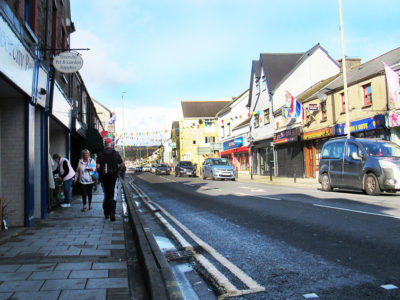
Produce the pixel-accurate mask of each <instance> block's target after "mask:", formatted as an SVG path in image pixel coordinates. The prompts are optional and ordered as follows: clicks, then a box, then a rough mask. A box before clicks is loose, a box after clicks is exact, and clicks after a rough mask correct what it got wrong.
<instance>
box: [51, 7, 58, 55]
mask: <svg viewBox="0 0 400 300" xmlns="http://www.w3.org/2000/svg"><path fill="white" fill-rule="evenodd" d="M57 28H58V26H57V7H56V5H53V12H52V18H51V48H53V49H56V48H57ZM54 52H55V51H53V53H54Z"/></svg>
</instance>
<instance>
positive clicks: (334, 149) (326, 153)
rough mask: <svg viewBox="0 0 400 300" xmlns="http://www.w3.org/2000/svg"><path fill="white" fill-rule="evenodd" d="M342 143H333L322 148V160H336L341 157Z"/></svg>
mask: <svg viewBox="0 0 400 300" xmlns="http://www.w3.org/2000/svg"><path fill="white" fill-rule="evenodd" d="M343 150H344V142H334V143H331V144H328V145H326V146H324V149H323V150H322V158H336V159H340V158H342V157H343Z"/></svg>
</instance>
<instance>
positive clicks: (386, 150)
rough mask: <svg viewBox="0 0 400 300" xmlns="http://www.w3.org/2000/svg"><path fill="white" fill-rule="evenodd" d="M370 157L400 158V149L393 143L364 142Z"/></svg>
mask: <svg viewBox="0 0 400 300" xmlns="http://www.w3.org/2000/svg"><path fill="white" fill-rule="evenodd" d="M361 144H362V145H363V146H364V148H365V150H366V151H367V153H368V155H370V156H379V157H400V147H399V146H398V145H396V144H395V143H392V142H378V141H362V142H361Z"/></svg>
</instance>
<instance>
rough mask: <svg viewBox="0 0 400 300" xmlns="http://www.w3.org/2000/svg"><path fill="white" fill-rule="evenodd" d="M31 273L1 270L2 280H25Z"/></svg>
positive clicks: (0, 279) (0, 278) (0, 277)
mask: <svg viewBox="0 0 400 300" xmlns="http://www.w3.org/2000/svg"><path fill="white" fill-rule="evenodd" d="M31 274H32V272H14V273H2V272H0V281H12V280H25V279H27V278H28V277H29V275H31Z"/></svg>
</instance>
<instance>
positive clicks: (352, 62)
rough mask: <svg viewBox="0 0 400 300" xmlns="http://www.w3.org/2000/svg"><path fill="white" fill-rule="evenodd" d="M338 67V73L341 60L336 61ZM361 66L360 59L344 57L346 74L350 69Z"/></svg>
mask: <svg viewBox="0 0 400 300" xmlns="http://www.w3.org/2000/svg"><path fill="white" fill-rule="evenodd" d="M336 62H337V63H338V64H339V65H340V72H342V59H338V60H337V61H336ZM360 64H361V58H347V57H346V69H347V72H348V71H350V70H351V69H354V68H356V67H358V66H359V65H360Z"/></svg>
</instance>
